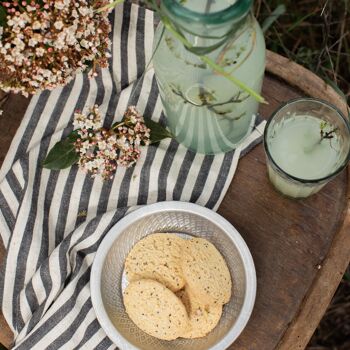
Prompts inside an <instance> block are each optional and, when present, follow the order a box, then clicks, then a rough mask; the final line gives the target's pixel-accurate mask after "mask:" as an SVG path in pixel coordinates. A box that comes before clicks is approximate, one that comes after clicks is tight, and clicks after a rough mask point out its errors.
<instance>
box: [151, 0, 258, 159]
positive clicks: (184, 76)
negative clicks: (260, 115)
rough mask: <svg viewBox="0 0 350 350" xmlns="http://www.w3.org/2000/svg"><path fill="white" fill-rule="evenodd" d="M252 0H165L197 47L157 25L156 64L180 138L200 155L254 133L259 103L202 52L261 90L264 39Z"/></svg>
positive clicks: (173, 18)
mask: <svg viewBox="0 0 350 350" xmlns="http://www.w3.org/2000/svg"><path fill="white" fill-rule="evenodd" d="M252 1H253V0H163V1H161V10H162V13H164V14H166V16H167V17H168V18H169V19H170V21H171V23H172V24H173V25H174V26H175V27H176V28H177V30H178V31H180V32H181V33H182V34H183V36H184V37H185V38H186V39H187V40H188V41H189V42H190V43H191V44H192V45H193V47H194V48H195V49H196V50H197V54H195V53H193V52H191V51H190V50H188V49H186V48H185V46H184V45H183V43H181V42H180V41H179V40H178V39H177V38H176V36H175V35H174V34H173V33H172V32H170V31H168V30H167V29H164V25H163V23H162V22H161V23H160V24H159V26H158V28H157V31H156V36H155V41H154V48H155V49H156V48H157V50H156V52H155V55H154V59H153V65H154V69H155V73H156V77H157V82H158V86H159V90H160V96H161V100H162V103H163V106H164V111H165V115H166V117H167V123H168V127H169V128H170V130H171V131H172V133H173V134H174V135H175V137H176V139H177V140H178V142H180V143H182V144H183V145H184V146H186V147H188V148H190V149H192V150H194V151H196V152H200V153H205V154H215V153H221V152H227V151H230V150H232V149H234V148H236V147H237V146H238V145H239V143H240V142H242V140H243V139H244V138H245V137H246V136H247V135H249V134H250V132H251V130H252V127H253V125H254V118H255V114H256V112H257V110H258V102H257V101H256V100H255V99H254V98H253V97H252V96H250V95H248V94H247V93H246V92H244V91H243V90H242V89H240V88H238V87H237V86H236V85H234V84H233V83H232V82H231V81H229V80H228V79H227V78H225V77H223V76H222V75H220V74H218V73H216V72H214V71H213V70H212V68H210V67H208V65H207V64H205V63H203V61H202V60H201V59H200V56H199V55H198V51H201V54H204V55H205V56H207V57H209V58H210V59H211V60H212V61H214V62H215V63H216V64H217V65H219V66H220V67H222V68H224V69H225V71H226V72H228V73H230V74H231V75H233V76H234V77H235V78H237V79H239V80H241V81H242V82H243V83H244V84H246V85H247V86H249V87H250V88H253V89H254V90H255V91H257V92H259V93H260V91H261V87H262V81H263V75H264V70H265V41H264V37H263V34H262V31H261V29H260V26H259V24H258V23H257V21H256V19H255V18H254V17H253V15H252V13H251V11H250V8H251V5H252Z"/></svg>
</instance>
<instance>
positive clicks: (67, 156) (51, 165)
mask: <svg viewBox="0 0 350 350" xmlns="http://www.w3.org/2000/svg"><path fill="white" fill-rule="evenodd" d="M78 137H79V135H78V132H77V130H74V131H73V132H72V133H71V134H70V135H69V136H68V137H67V138H65V139H64V140H62V141H59V142H57V143H56V144H55V146H53V147H52V149H51V151H50V152H49V154H48V155H47V157H46V159H45V160H44V162H43V163H42V166H43V167H44V168H46V169H51V170H60V169H66V168H69V167H70V166H72V165H73V164H75V163H77V162H78V160H79V155H78V153H77V152H76V151H75V147H74V142H75V141H76V140H77V138H78Z"/></svg>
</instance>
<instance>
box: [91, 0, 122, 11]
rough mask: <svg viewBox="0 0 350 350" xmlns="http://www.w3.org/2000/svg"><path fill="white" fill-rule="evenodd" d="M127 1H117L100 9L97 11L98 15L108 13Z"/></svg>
mask: <svg viewBox="0 0 350 350" xmlns="http://www.w3.org/2000/svg"><path fill="white" fill-rule="evenodd" d="M124 1H125V0H116V1H113V2H112V3H110V4H109V5H106V6H103V7H101V8H99V9H97V10H96V12H97V13H100V12H103V11H107V10H109V9H112V8H114V7H116V6H117V5H118V4H121V3H122V2H124Z"/></svg>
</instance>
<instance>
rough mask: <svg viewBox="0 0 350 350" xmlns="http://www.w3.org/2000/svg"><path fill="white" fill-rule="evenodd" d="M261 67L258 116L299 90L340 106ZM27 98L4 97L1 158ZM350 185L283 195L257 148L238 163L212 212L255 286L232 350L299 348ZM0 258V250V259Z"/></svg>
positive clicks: (336, 257) (324, 285)
mask: <svg viewBox="0 0 350 350" xmlns="http://www.w3.org/2000/svg"><path fill="white" fill-rule="evenodd" d="M267 70H268V72H267V74H266V77H265V81H264V87H263V94H264V96H265V98H266V99H267V100H268V101H269V105H265V106H262V108H261V113H262V115H263V116H264V117H265V118H268V117H269V116H270V114H271V113H272V111H273V110H275V109H276V108H277V107H278V105H279V104H280V103H281V102H284V101H286V100H289V99H291V98H295V97H298V96H305V95H309V96H315V97H322V98H324V99H326V100H329V101H330V102H333V103H335V104H337V106H338V107H339V108H340V109H342V110H343V111H346V106H345V104H344V103H342V101H341V99H340V98H339V97H338V95H337V94H336V93H335V92H334V91H333V90H332V89H331V88H329V87H328V86H326V85H325V84H324V83H323V82H322V81H321V80H319V79H318V78H317V77H316V76H314V75H313V74H312V73H310V72H309V71H307V70H305V69H304V68H302V67H300V66H298V65H296V64H295V63H293V62H289V61H288V60H287V59H285V58H283V57H281V56H278V55H275V54H272V53H270V52H269V53H268V64H267ZM299 81H300V82H302V83H300V84H299ZM27 103H28V102H27V101H26V100H25V99H23V98H22V97H19V96H11V98H10V99H9V100H8V101H6V103H5V105H4V110H5V112H4V116H3V117H2V118H1V119H0V161H1V162H2V160H3V158H4V156H5V154H6V152H7V149H8V146H9V143H10V140H11V139H12V137H13V135H14V132H15V130H16V128H17V127H18V125H19V121H20V119H21V118H22V116H23V113H24V110H25V108H26V105H27ZM5 118H6V120H5ZM349 188H350V186H349V176H348V170H347V171H344V172H343V173H342V174H340V175H339V176H338V177H337V178H336V179H335V180H334V181H332V182H331V183H329V184H328V185H326V186H325V187H324V189H323V190H322V191H321V192H320V193H318V194H316V195H314V196H313V197H310V198H308V199H305V200H297V201H296V200H290V199H287V198H284V197H282V196H281V195H279V194H278V193H277V192H276V191H275V190H274V189H273V188H272V187H271V185H270V184H269V182H268V179H267V175H266V163H265V155H264V150H263V147H262V145H259V146H257V147H256V148H255V149H254V150H252V151H251V152H250V153H249V154H247V155H246V156H245V157H244V158H243V159H242V160H241V161H240V163H239V166H238V169H237V173H236V175H235V177H234V179H233V181H232V184H231V186H230V188H229V190H228V192H227V194H226V196H225V198H224V200H223V203H222V204H221V206H220V208H219V213H220V214H222V215H223V216H224V217H226V218H227V219H228V220H229V221H231V222H232V223H233V225H234V226H235V227H236V228H237V229H238V231H239V232H240V233H241V234H242V236H243V238H244V239H245V240H246V242H247V244H248V246H249V248H250V250H251V252H252V255H253V258H254V261H255V265H256V270H257V278H258V289H257V299H256V305H255V308H254V311H253V314H252V317H251V319H250V321H249V323H248V325H247V327H246V329H245V330H244V331H243V333H242V335H241V336H240V337H239V338H238V340H237V341H236V342H235V343H234V344H233V345H232V346H231V347H230V349H231V350H236V349H242V350H243V349H244V350H254V349H257V350H265V349H266V350H272V349H283V350H286V349H288V350H293V349H303V348H305V346H306V344H307V342H308V340H309V338H310V336H311V335H312V333H313V331H314V329H315V328H316V326H317V324H318V322H319V320H320V318H321V317H322V314H323V313H324V311H325V309H326V307H327V305H328V303H329V301H330V300H331V297H332V295H333V293H334V291H335V289H336V287H337V285H338V284H339V281H340V279H341V277H342V275H343V272H344V270H345V268H346V266H347V264H348V262H349V259H350V248H349V247H350V239H349V237H350V235H349V234H346V233H348V232H349V230H350V227H349V225H350V219H349V218H350V212H349V209H348V200H349V193H348V190H349ZM3 255H4V251H3V250H2V247H0V259H1V257H2V256H3ZM2 322H3V321H2V320H1V318H0V342H2V343H4V344H5V345H7V346H9V345H10V343H11V341H12V337H11V332H10V331H9V330H8V329H7V328H4V323H2Z"/></svg>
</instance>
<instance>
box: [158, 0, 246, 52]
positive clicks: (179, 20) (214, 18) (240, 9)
mask: <svg viewBox="0 0 350 350" xmlns="http://www.w3.org/2000/svg"><path fill="white" fill-rule="evenodd" d="M188 1H191V0H188ZM193 1H195V2H197V4H198V0H193ZM220 1H222V2H224V1H225V0H220ZM220 1H218V0H217V1H216V3H220ZM226 1H227V0H226ZM251 2H252V1H251V0H236V2H234V4H233V5H232V6H231V7H229V8H227V9H224V10H222V11H219V12H211V11H212V4H213V1H212V0H206V1H203V2H201V4H202V6H203V7H202V8H201V12H194V11H192V10H188V9H187V8H185V7H182V6H181V5H179V3H178V2H177V1H174V0H164V1H162V5H161V6H162V12H163V13H164V14H165V15H166V16H167V17H168V18H169V19H170V21H171V22H172V23H173V25H174V26H175V27H176V28H177V30H179V31H181V33H182V34H183V35H184V36H185V37H186V39H187V40H188V41H189V42H191V44H192V45H194V46H211V45H216V44H219V43H220V42H223V43H224V42H225V39H226V40H228V39H229V38H231V37H233V36H234V35H235V33H236V32H237V31H240V30H241V29H242V28H243V27H244V25H245V24H246V23H247V20H248V14H249V10H250V5H251Z"/></svg>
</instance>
